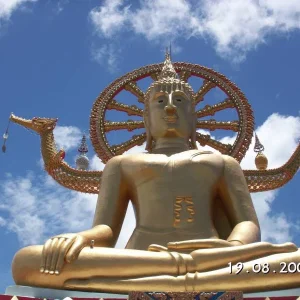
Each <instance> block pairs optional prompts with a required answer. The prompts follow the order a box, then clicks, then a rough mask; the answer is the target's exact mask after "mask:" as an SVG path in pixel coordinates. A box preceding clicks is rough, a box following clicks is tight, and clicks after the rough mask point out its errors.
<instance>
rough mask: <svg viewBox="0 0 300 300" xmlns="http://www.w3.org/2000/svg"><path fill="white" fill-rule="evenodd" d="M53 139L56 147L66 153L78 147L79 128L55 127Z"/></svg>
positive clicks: (80, 134)
mask: <svg viewBox="0 0 300 300" xmlns="http://www.w3.org/2000/svg"><path fill="white" fill-rule="evenodd" d="M54 137H55V142H56V144H57V147H58V148H59V149H61V148H62V149H64V150H65V151H67V150H70V149H72V148H75V147H79V145H80V140H81V138H82V133H81V131H80V129H79V128H77V127H74V126H56V127H55V129H54Z"/></svg>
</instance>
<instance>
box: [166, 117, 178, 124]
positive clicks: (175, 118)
mask: <svg viewBox="0 0 300 300" xmlns="http://www.w3.org/2000/svg"><path fill="white" fill-rule="evenodd" d="M163 119H164V120H165V121H166V122H167V123H176V121H177V120H178V117H177V116H172V117H167V116H166V117H164V118H163Z"/></svg>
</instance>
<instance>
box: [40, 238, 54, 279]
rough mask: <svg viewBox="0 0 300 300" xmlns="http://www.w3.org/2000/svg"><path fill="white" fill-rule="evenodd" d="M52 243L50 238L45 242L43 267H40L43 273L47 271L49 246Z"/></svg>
mask: <svg viewBox="0 0 300 300" xmlns="http://www.w3.org/2000/svg"><path fill="white" fill-rule="evenodd" d="M51 243H52V239H49V240H47V242H46V243H45V245H44V247H43V251H42V262H41V267H40V272H41V273H44V272H45V268H46V261H47V254H48V252H49V247H50V246H51Z"/></svg>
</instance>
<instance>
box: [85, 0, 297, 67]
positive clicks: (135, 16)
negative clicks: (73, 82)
mask: <svg viewBox="0 0 300 300" xmlns="http://www.w3.org/2000/svg"><path fill="white" fill-rule="evenodd" d="M90 19H91V21H92V23H93V25H94V27H95V29H96V31H97V32H98V33H99V34H100V35H101V36H102V37H105V38H106V39H108V38H114V35H116V34H122V33H124V32H130V33H135V34H137V35H141V36H143V37H145V38H146V39H147V40H149V41H151V42H153V41H158V42H162V41H166V40H168V41H170V40H172V41H174V40H176V39H179V38H186V39H189V38H190V37H196V38H204V39H207V38H209V39H211V40H212V42H213V44H214V47H215V49H216V51H217V53H218V54H219V55H221V56H223V57H227V58H230V59H231V60H234V61H236V62H238V61H241V60H242V59H244V58H245V55H246V53H247V52H248V51H250V50H252V49H255V48H256V47H257V46H258V45H260V44H262V43H265V42H266V39H267V37H268V36H269V35H270V34H274V33H287V32H290V31H292V30H299V28H300V2H299V1H298V0H286V1H280V0H261V1H256V0H218V1H211V0H202V1H185V0H151V1H150V0H140V1H139V6H138V7H136V8H133V7H130V6H126V1H125V2H122V1H120V0H114V1H108V0H106V1H104V3H103V5H101V6H100V7H97V8H94V9H93V10H92V11H91V13H90ZM164 46H165V45H164Z"/></svg>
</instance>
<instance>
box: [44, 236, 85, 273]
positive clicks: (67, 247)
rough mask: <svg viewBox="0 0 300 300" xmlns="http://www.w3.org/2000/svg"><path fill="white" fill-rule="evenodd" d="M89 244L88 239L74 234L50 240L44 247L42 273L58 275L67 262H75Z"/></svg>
mask: <svg viewBox="0 0 300 300" xmlns="http://www.w3.org/2000/svg"><path fill="white" fill-rule="evenodd" d="M89 242H90V241H89V240H88V239H87V238H86V237H84V236H82V235H79V234H74V233H66V234H60V235H57V236H54V237H52V238H50V239H49V240H47V242H46V243H45V245H44V247H43V252H42V263H41V268H40V272H41V273H45V274H56V275H58V274H59V273H60V272H61V269H62V267H63V265H64V263H65V261H66V262H68V263H70V262H72V261H74V260H75V259H76V258H77V257H78V255H79V253H80V251H81V250H82V249H83V248H84V247H86V246H87V245H88V243H89Z"/></svg>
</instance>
